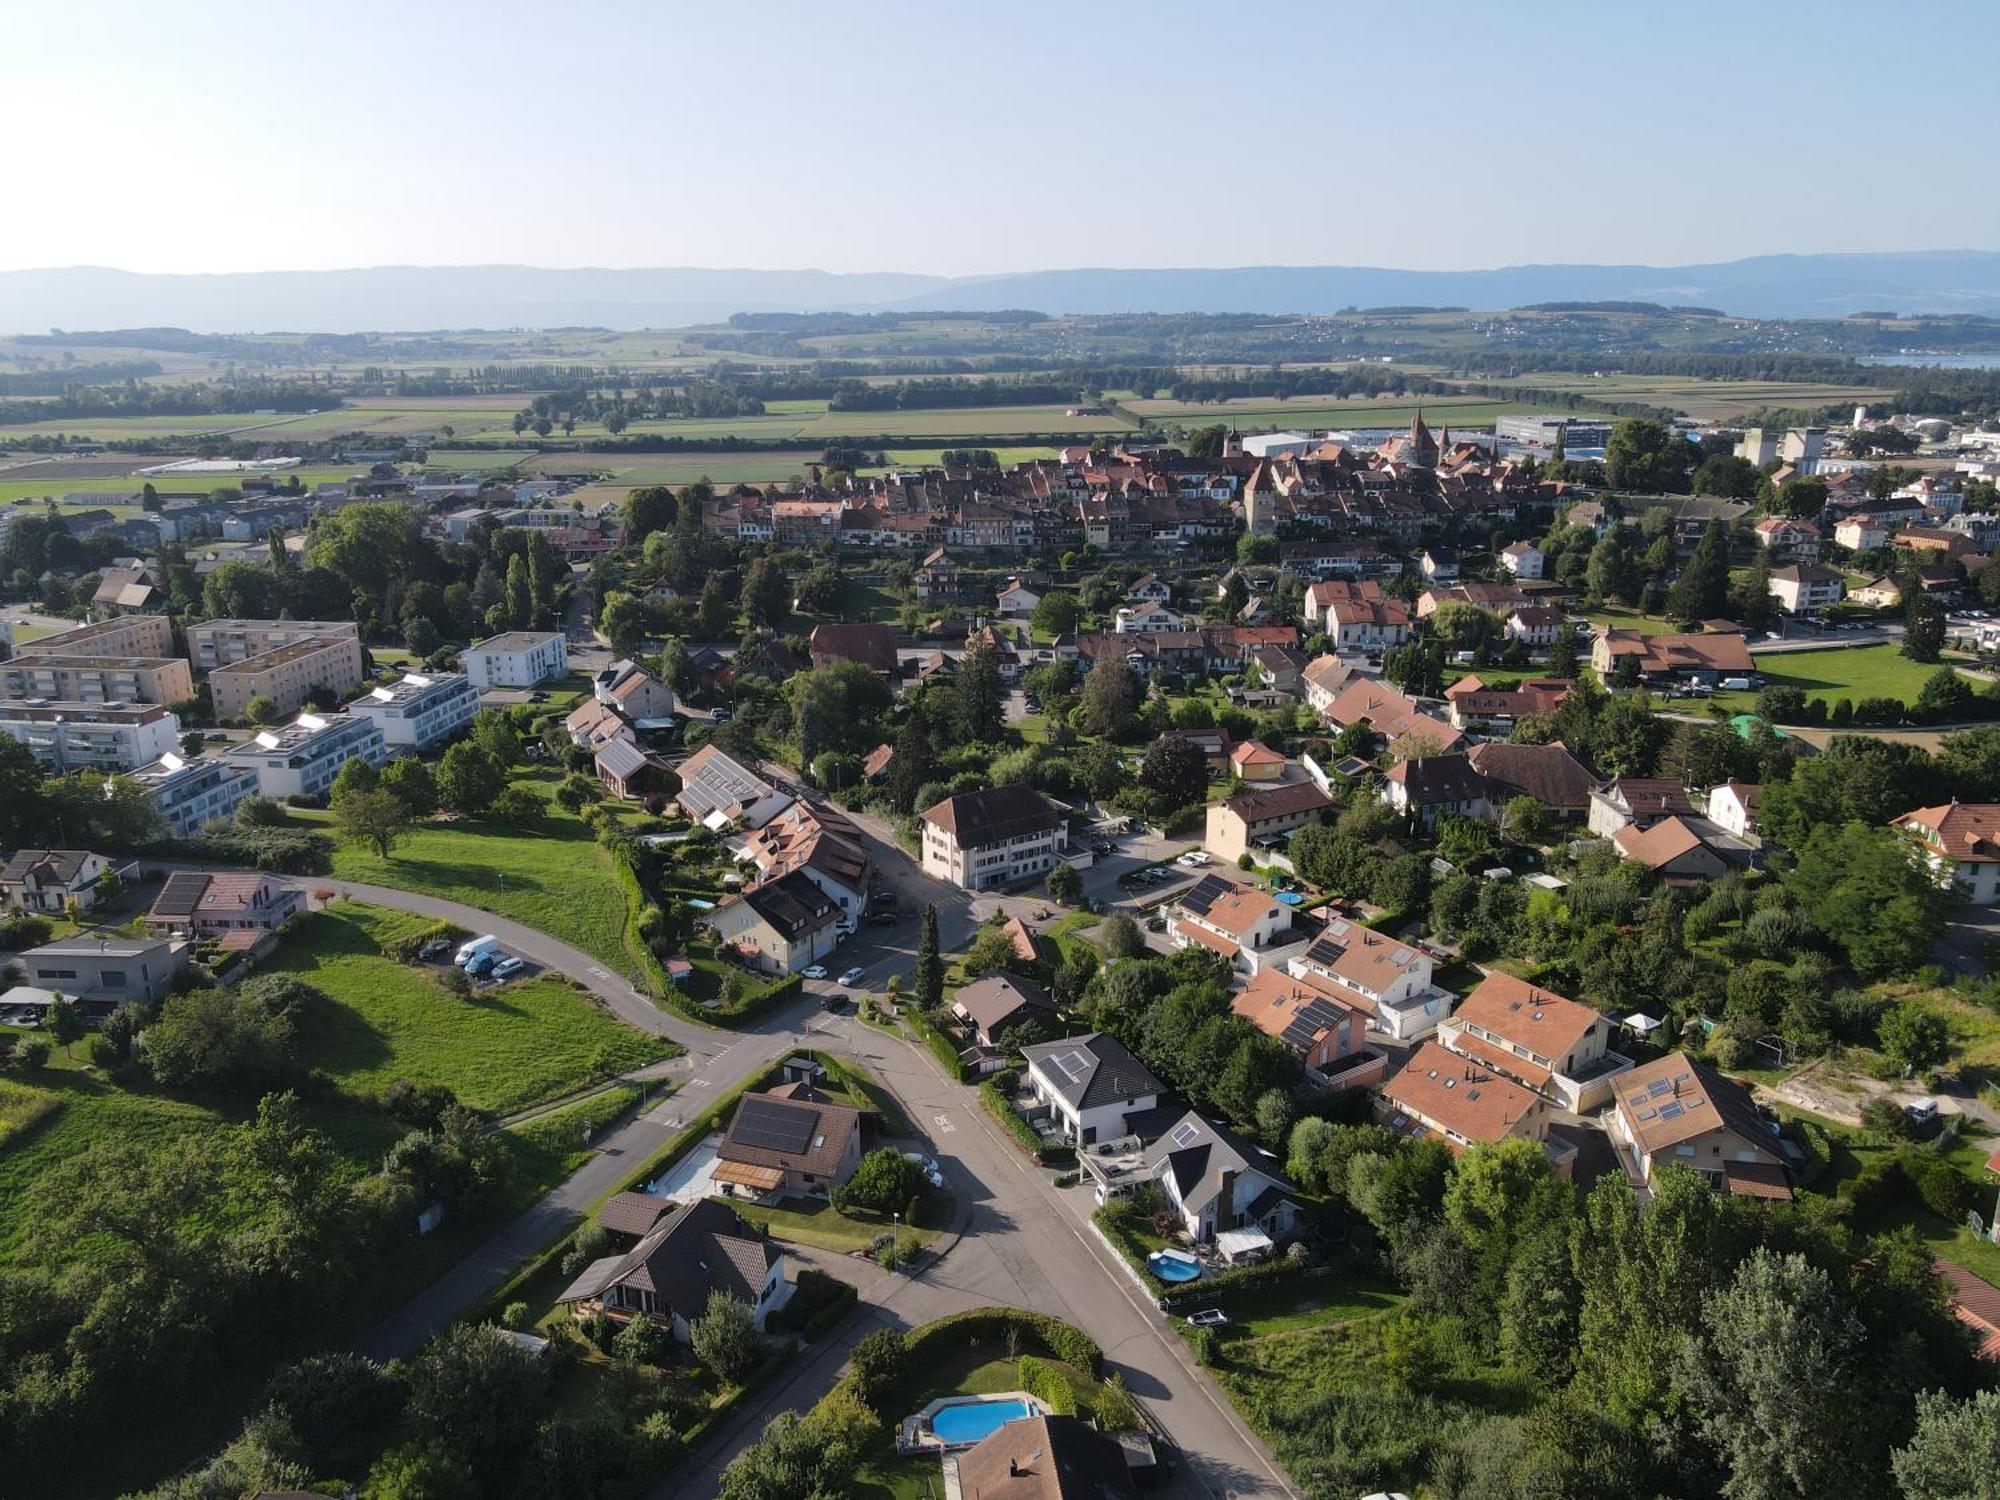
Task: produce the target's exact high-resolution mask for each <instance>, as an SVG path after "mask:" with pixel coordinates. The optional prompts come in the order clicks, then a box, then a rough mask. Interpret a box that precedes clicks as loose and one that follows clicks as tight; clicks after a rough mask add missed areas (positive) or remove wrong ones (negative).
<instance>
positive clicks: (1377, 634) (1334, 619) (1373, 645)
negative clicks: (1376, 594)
mask: <svg viewBox="0 0 2000 1500" xmlns="http://www.w3.org/2000/svg"><path fill="white" fill-rule="evenodd" d="M1326 633H1327V634H1328V635H1329V636H1331V637H1332V638H1333V647H1334V650H1336V651H1347V652H1359V653H1361V654H1363V655H1371V654H1374V653H1377V652H1381V651H1387V650H1390V649H1392V648H1393V647H1396V646H1401V645H1404V644H1406V643H1407V642H1408V641H1409V639H1410V606H1409V605H1407V604H1405V603H1404V602H1403V601H1402V600H1401V599H1336V600H1335V601H1334V602H1333V603H1331V604H1329V605H1328V606H1327V607H1326Z"/></svg>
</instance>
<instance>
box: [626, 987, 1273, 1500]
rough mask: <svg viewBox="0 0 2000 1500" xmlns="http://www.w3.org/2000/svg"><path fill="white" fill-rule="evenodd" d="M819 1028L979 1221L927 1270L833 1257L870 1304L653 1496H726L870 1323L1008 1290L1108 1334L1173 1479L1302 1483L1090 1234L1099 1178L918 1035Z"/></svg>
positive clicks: (817, 1040) (1203, 1491)
mask: <svg viewBox="0 0 2000 1500" xmlns="http://www.w3.org/2000/svg"><path fill="white" fill-rule="evenodd" d="M811 1031H812V1033H813V1037H812V1040H813V1042H814V1044H815V1045H820V1046H826V1047H828V1048H830V1049H833V1050H839V1051H844V1052H848V1053H851V1054H853V1055H855V1056H857V1057H859V1058H860V1059H861V1060H862V1061H863V1062H865V1063H867V1065H868V1066H869V1067H870V1068H871V1069H872V1070H873V1071H874V1072H875V1074H876V1076H877V1078H879V1079H880V1080H881V1082H882V1084H883V1086H884V1087H885V1088H887V1089H888V1090H889V1092H890V1093H891V1094H893V1095H894V1096H895V1098H896V1100H897V1102H898V1103H899V1104H900V1105H901V1106H902V1108H903V1111H904V1113H905V1114H907V1115H908V1116H909V1118H910V1120H911V1121H912V1122H913V1123H914V1124H915V1125H916V1126H917V1127H918V1128H919V1129H920V1130H922V1131H923V1132H924V1134H925V1135H926V1137H927V1139H928V1149H929V1150H930V1153H931V1154H932V1155H934V1156H935V1157H936V1158H937V1160H938V1164H939V1165H940V1166H941V1167H942V1168H943V1170H944V1174H945V1178H946V1182H947V1184H948V1185H949V1186H950V1188H951V1190H952V1191H953V1192H954V1193H956V1194H958V1195H959V1196H960V1197H961V1199H963V1200H965V1201H966V1202H967V1203H968V1204H969V1206H970V1216H969V1219H968V1220H967V1229H966V1233H965V1235H964V1237H963V1238H962V1239H960V1240H959V1241H958V1242H957V1244H956V1245H955V1246H954V1247H953V1248H952V1249H951V1250H950V1251H949V1253H948V1254H947V1255H946V1256H945V1258H944V1259H943V1260H942V1261H941V1262H940V1263H938V1264H936V1265H935V1266H932V1267H930V1268H928V1269H926V1270H923V1271H921V1272H920V1273H919V1274H918V1275H916V1276H915V1277H893V1276H885V1275H883V1274H881V1273H879V1272H876V1271H875V1270H874V1269H873V1268H872V1267H869V1266H866V1265H863V1264H860V1263H856V1262H852V1261H843V1262H841V1263H840V1264H838V1265H836V1266H833V1267H831V1269H833V1270H834V1271H835V1272H836V1273H837V1274H840V1275H842V1276H844V1277H845V1278H846V1279H848V1280H850V1281H855V1282H857V1284H858V1285H859V1287H860V1290H861V1293H862V1297H863V1303H862V1311H861V1312H860V1314H859V1315H858V1316H857V1317H856V1318H854V1319H852V1320H851V1321H850V1322H849V1323H848V1324H847V1325H846V1327H845V1329H844V1331H843V1333H842V1334H840V1335H838V1336H836V1337H835V1338H832V1339H828V1340H826V1341H823V1342H822V1344H820V1345H816V1346H815V1347H814V1348H813V1349H812V1350H810V1351H808V1353H807V1355H806V1356H805V1358H803V1359H802V1360H801V1361H800V1362H799V1363H798V1364H797V1365H796V1366H794V1367H793V1368H792V1369H791V1370H790V1371H789V1372H787V1374H786V1375H785V1376H784V1377H783V1378H782V1380H781V1381H780V1383H779V1384H777V1385H776V1386H775V1387H773V1388H771V1389H770V1390H768V1391H765V1392H762V1393H760V1399H758V1400H757V1401H755V1402H753V1403H752V1404H751V1405H750V1406H749V1407H748V1408H746V1410H745V1411H743V1412H742V1413H741V1414H740V1415H739V1416H738V1417H737V1419H736V1420H735V1421H733V1422H732V1423H730V1424H729V1426H728V1427H727V1428H726V1429H725V1430H724V1431H723V1432H721V1433H718V1434H717V1435H716V1437H715V1438H713V1439H711V1440H710V1441H709V1442H708V1443H706V1444H704V1445H703V1446H702V1447H701V1448H700V1449H698V1450H697V1451H696V1452H695V1453H694V1454H692V1455H690V1458H689V1461H688V1463H687V1464H684V1465H683V1466H682V1467H681V1468H680V1469H679V1470H677V1471H676V1473H675V1475H674V1478H673V1480H672V1482H671V1483H669V1484H664V1485H661V1486H660V1487H658V1488H657V1489H656V1490H655V1491H654V1492H653V1493H654V1497H655V1500H667V1497H669V1496H676V1497H690V1500H707V1497H709V1496H712V1495H714V1494H715V1493H716V1489H717V1481H718V1479H719V1476H720V1474H721V1471H722V1469H723V1467H725V1466H726V1465H727V1463H728V1462H729V1460H730V1459H731V1458H733V1457H734V1456H735V1455H736V1454H737V1453H739V1452H741V1451H742V1449H743V1448H744V1447H745V1446H747V1445H748V1444H749V1443H750V1442H751V1441H753V1440H754V1439H755V1438H756V1436H757V1434H758V1433H759V1432H760V1431H761V1430H762V1428H763V1424H764V1422H765V1421H767V1420H769V1418H770V1417H771V1416H772V1415H774V1414H775V1413H777V1412H779V1411H784V1410H792V1409H802V1408H804V1407H807V1406H810V1405H811V1404H812V1402H814V1401H815V1400H817V1399H818V1398H819V1396H820V1395H821V1394H822V1393H824V1392H825V1391H826V1390H827V1389H828V1388H829V1387H830V1386H831V1385H832V1384H833V1381H834V1379H835V1378H836V1377H837V1376H838V1374H839V1371H840V1367H841V1365H842V1364H843V1363H844V1362H845V1359H846V1355H847V1351H848V1350H849V1349H851V1348H852V1347H853V1344H854V1343H855V1341H857V1340H858V1339H860V1338H861V1337H862V1336H863V1335H865V1334H867V1333H870V1332H872V1331H874V1330H875V1329H877V1328H882V1327H895V1328H905V1329H907V1328H910V1327H914V1326H915V1325H917V1324H918V1323H922V1322H926V1321H928V1320H930V1319H932V1318H936V1317H941V1316H943V1315H944V1314H946V1313H949V1312H956V1311H960V1310H962V1309H964V1308H970V1307H987V1306H993V1305H996V1304H998V1305H1004V1306H1010V1307H1025V1308H1032V1309H1034V1310H1036V1311H1038V1312H1045V1313H1050V1314H1052V1315H1054V1316H1056V1317H1059V1318H1062V1319H1063V1320H1065V1321H1066V1322H1070V1323H1074V1324H1075V1325H1077V1326H1078V1327H1079V1328H1082V1329H1084V1330H1085V1331H1086V1332H1087V1333H1089V1334H1090V1335H1091V1337H1093V1338H1095V1339H1096V1340H1097V1341H1098V1343H1099V1344H1100V1345H1101V1346H1102V1347H1103V1349H1104V1354H1105V1367H1106V1370H1107V1372H1109V1371H1112V1370H1116V1371H1118V1372H1119V1373H1120V1374H1121V1375H1122V1376H1123V1377H1124V1380H1125V1382H1126V1384H1127V1385H1128V1386H1129V1387H1130V1389H1131V1391H1132V1394H1133V1395H1134V1396H1136V1397H1137V1398H1138V1399H1139V1400H1140V1401H1141V1402H1142V1403H1144V1405H1145V1406H1146V1407H1147V1409H1148V1410H1149V1411H1150V1412H1151V1414H1152V1415H1153V1417H1154V1418H1155V1419H1156V1420H1157V1421H1158V1423H1159V1425H1160V1426H1161V1428H1162V1429H1163V1430H1164V1431H1166V1432H1167V1433H1168V1434H1169V1435H1171V1437H1172V1438H1173V1440H1174V1441H1175V1443H1176V1444H1177V1445H1178V1446H1179V1447H1180V1449H1181V1451H1182V1459H1183V1467H1182V1473H1181V1477H1180V1479H1179V1481H1178V1483H1177V1484H1176V1485H1175V1486H1174V1487H1170V1488H1168V1489H1166V1490H1164V1491H1162V1493H1165V1494H1182V1495H1198V1496H1211V1497H1218V1500H1220V1497H1233V1496H1295V1495H1296V1494H1297V1493H1298V1492H1297V1491H1296V1490H1295V1489H1294V1488H1293V1487H1292V1485H1291V1484H1290V1483H1289V1482H1288V1481H1287V1480H1286V1479H1285V1477H1284V1473H1283V1471H1282V1470H1281V1469H1280V1468H1279V1467H1278V1465H1277V1463H1276V1461H1275V1460H1274V1459H1273V1458H1272V1456H1271V1454H1270V1452H1269V1450H1268V1449H1267V1448H1265V1446H1264V1445H1263V1443H1262V1442H1261V1441H1260V1440H1259V1439H1258V1438H1257V1437H1256V1435H1255V1434H1254V1433H1252V1432H1251V1431H1250V1430H1249V1429H1248V1428H1247V1427H1246V1426H1245V1425H1244V1424H1243V1422H1242V1420H1241V1419H1240V1418H1239V1417H1238V1416H1237V1415H1236V1412H1235V1410H1234V1408H1233V1407H1231V1406H1230V1405H1229V1402H1228V1400H1227V1398H1226V1397H1224V1396H1223V1395H1222V1394H1221V1392H1220V1391H1218V1390H1217V1389H1216V1388H1215V1386H1214V1384H1213V1383H1212V1382H1211V1381H1210V1380H1209V1379H1208V1377H1207V1376H1206V1375H1204V1374H1202V1373H1201V1372H1200V1371H1199V1370H1198V1369H1197V1368H1196V1366H1195V1365H1194V1363H1193V1362H1192V1361H1191V1360H1190V1359H1189V1358H1188V1356H1187V1353H1186V1345H1185V1344H1184V1343H1183V1342H1182V1340H1181V1339H1180V1337H1179V1336H1178V1335H1177V1334H1175V1333H1173V1332H1172V1331H1171V1330H1170V1329H1169V1327H1168V1324H1167V1319H1166V1317H1165V1316H1164V1315H1163V1314H1161V1313H1160V1312H1159V1311H1158V1310H1157V1309H1156V1308H1155V1307H1154V1306H1153V1305H1152V1303H1151V1302H1150V1301H1149V1300H1148V1299H1147V1298H1146V1296H1145V1295H1144V1294H1142V1292H1141V1291H1140V1289H1139V1287H1138V1285H1137V1283H1136V1282H1135V1281H1134V1280H1133V1278H1132V1276H1131V1274H1130V1273H1129V1272H1128V1271H1127V1269H1126V1267H1125V1265H1124V1262H1122V1261H1121V1260H1119V1259H1118V1257H1117V1256H1116V1255H1115V1254H1114V1253H1113V1252H1112V1251H1111V1250H1110V1249H1109V1248H1108V1247H1107V1246H1106V1245H1104V1243H1103V1242H1102V1241H1101V1240H1099V1239H1098V1238H1097V1236H1096V1235H1095V1234H1094V1233H1093V1232H1092V1230H1091V1229H1090V1226H1089V1219H1090V1214H1091V1211H1092V1209H1093V1208H1094V1207H1095V1204H1094V1203H1093V1201H1092V1199H1091V1195H1090V1191H1089V1189H1087V1188H1084V1187H1075V1188H1067V1189H1057V1188H1056V1187H1055V1186H1054V1185H1053V1183H1054V1178H1053V1175H1052V1174H1051V1173H1049V1172H1048V1171H1046V1170H1044V1169H1041V1168H1037V1167H1035V1166H1033V1165H1031V1164H1030V1163H1029V1162H1028V1161H1027V1159H1026V1158H1025V1157H1023V1156H1022V1155H1021V1152H1020V1150H1019V1148H1018V1147H1017V1146H1015V1145H1014V1144H1013V1142H1012V1141H1011V1140H1010V1139H1009V1138H1008V1137H1006V1136H1005V1135H1004V1134H1003V1133H1002V1131H1001V1128H1000V1126H999V1125H998V1124H997V1123H996V1122H995V1121H994V1120H993V1119H992V1118H991V1117H990V1116H989V1115H988V1114H987V1113H986V1111H985V1110H984V1109H983V1108H982V1107H981V1105H980V1103H979V1099H978V1096H977V1094H976V1093H975V1092H974V1091H973V1090H972V1089H970V1088H967V1087H965V1086H963V1085H960V1084H957V1083H953V1082H950V1081H948V1080H946V1079H945V1078H944V1077H943V1076H942V1075H941V1074H940V1073H939V1071H938V1069H937V1067H936V1065H935V1064H934V1062H933V1061H932V1060H931V1058H930V1056H929V1054H928V1053H926V1052H924V1051H922V1050H921V1049H920V1048H918V1047H917V1046H915V1045H914V1044H913V1043H911V1042H909V1041H907V1040H906V1039H903V1038H901V1037H892V1036H890V1035H888V1034H887V1033H885V1032H883V1031H881V1030H879V1029H877V1028H875V1027H872V1026H868V1025H865V1024H863V1023H862V1022H861V1021H859V1020H857V1019H854V1018H852V1017H835V1016H821V1017H819V1018H818V1019H816V1020H815V1021H814V1022H813V1023H812V1026H811ZM897 1415H900V1414H897Z"/></svg>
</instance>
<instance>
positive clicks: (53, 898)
mask: <svg viewBox="0 0 2000 1500" xmlns="http://www.w3.org/2000/svg"><path fill="white" fill-rule="evenodd" d="M110 872H111V861H110V860H108V859H106V858H105V857H104V856H103V855H101V854H96V853H93V852H92V851H90V850H88V849H18V850H16V851H15V852H14V855H13V857H12V858H11V859H9V860H8V861H7V865H6V868H5V869H0V898H4V899H5V900H6V902H7V904H8V905H10V906H17V907H19V908H20V909H21V910H22V911H33V912H43V913H46V914H48V915H50V916H61V915H62V914H63V912H64V911H66V910H67V909H68V907H69V903H70V902H72V901H74V902H75V903H76V905H77V909H78V910H79V911H89V910H90V909H91V908H92V907H94V906H96V905H97V892H98V883H99V882H100V881H102V880H103V879H104V877H105V876H106V875H107V874H109V873H110Z"/></svg>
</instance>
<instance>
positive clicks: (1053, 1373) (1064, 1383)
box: [1016, 1354, 1076, 1417]
mask: <svg viewBox="0 0 2000 1500" xmlns="http://www.w3.org/2000/svg"><path fill="white" fill-rule="evenodd" d="M1016 1378H1017V1379H1018V1380H1019V1381H1020V1382H1021V1389H1022V1390H1024V1391H1026V1392H1027V1393H1028V1394H1029V1395H1030V1396H1033V1397H1034V1398H1035V1399H1036V1400H1037V1401H1040V1402H1041V1403H1042V1405H1043V1407H1045V1408H1046V1409H1047V1410H1048V1412H1049V1414H1050V1415H1051V1416H1057V1417H1073V1416H1075V1415H1076V1388H1075V1387H1074V1386H1072V1385H1071V1384H1070V1383H1069V1381H1068V1380H1067V1379H1066V1378H1064V1376H1063V1373H1062V1371H1060V1370H1058V1369H1056V1368H1055V1366H1053V1365H1051V1364H1048V1363H1046V1362H1045V1361H1042V1360H1039V1359H1036V1358H1035V1356H1034V1355H1032V1354H1024V1355H1022V1356H1021V1363H1020V1366H1019V1373H1018V1374H1017V1376H1016Z"/></svg>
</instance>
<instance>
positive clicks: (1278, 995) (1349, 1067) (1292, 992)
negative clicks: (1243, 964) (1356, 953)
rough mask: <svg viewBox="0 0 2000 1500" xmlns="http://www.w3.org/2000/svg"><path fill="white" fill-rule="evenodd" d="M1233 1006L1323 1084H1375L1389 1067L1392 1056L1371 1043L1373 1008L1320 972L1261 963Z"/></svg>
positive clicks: (1339, 1086)
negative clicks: (1292, 970)
mask: <svg viewBox="0 0 2000 1500" xmlns="http://www.w3.org/2000/svg"><path fill="white" fill-rule="evenodd" d="M1229 1008H1230V1009H1231V1010H1233V1011H1234V1012H1236V1014H1237V1015H1239V1016H1241V1017H1243V1019H1244V1020H1246V1021H1248V1022H1249V1023H1250V1024H1251V1025H1253V1026H1255V1027H1256V1028H1257V1029H1258V1030H1259V1031H1261V1032H1263V1033H1264V1034H1265V1035H1266V1036H1274V1037H1276V1038H1277V1039H1278V1040H1279V1041H1281V1042H1283V1043H1284V1044H1285V1045H1286V1046H1287V1047H1289V1048H1291V1050H1292V1051H1293V1052H1295V1053H1297V1054H1298V1056H1299V1060H1300V1061H1301V1062H1303V1063H1304V1064H1305V1068H1306V1078H1307V1081H1308V1082H1310V1083H1312V1084H1314V1085H1316V1086H1318V1087H1321V1088H1334V1089H1346V1088H1361V1087H1368V1086H1372V1085H1373V1084H1376V1083H1379V1082H1380V1081H1381V1079H1382V1075H1383V1073H1384V1072H1386V1071H1387V1069H1388V1066H1389V1060H1388V1058H1387V1057H1385V1056H1384V1055H1383V1054H1382V1053H1380V1052H1378V1051H1376V1050H1375V1049H1374V1048H1372V1047H1370V1046H1368V1044H1367V1034H1368V1014H1369V1013H1368V1012H1367V1011H1366V1010H1365V1009H1364V1008H1363V1007H1362V1006H1361V1004H1360V1003H1359V1002H1358V1001H1357V1000H1355V999H1354V998H1352V997H1350V996H1349V995H1348V994H1347V993H1346V992H1345V991H1343V990H1342V989H1341V987H1340V986H1339V985H1337V984H1335V983H1334V982H1333V981H1332V980H1329V979H1326V978H1323V977H1321V976H1320V975H1318V974H1314V973H1310V972H1308V973H1305V974H1291V973H1288V972H1287V971H1285V970H1284V969H1281V968H1277V967H1276V966H1267V967H1264V968H1260V969H1259V970H1258V971H1257V973H1256V974H1255V975H1254V976H1252V978H1251V980H1250V982H1249V983H1248V984H1246V985H1244V986H1243V988H1242V989H1241V990H1239V991H1237V993H1236V994H1235V996H1234V997H1233V998H1231V1000H1230V1002H1229Z"/></svg>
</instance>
